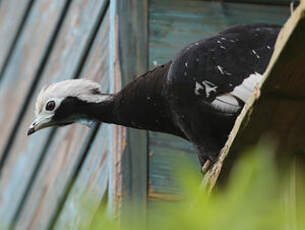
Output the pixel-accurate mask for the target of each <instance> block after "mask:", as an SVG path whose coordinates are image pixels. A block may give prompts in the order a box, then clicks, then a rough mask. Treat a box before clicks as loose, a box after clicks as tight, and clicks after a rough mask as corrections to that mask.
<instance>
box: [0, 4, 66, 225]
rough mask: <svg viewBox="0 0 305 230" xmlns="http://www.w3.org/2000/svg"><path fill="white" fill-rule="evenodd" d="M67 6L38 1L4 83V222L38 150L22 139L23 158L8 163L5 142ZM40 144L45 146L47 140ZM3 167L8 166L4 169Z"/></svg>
mask: <svg viewBox="0 0 305 230" xmlns="http://www.w3.org/2000/svg"><path fill="white" fill-rule="evenodd" d="M64 7H65V1H62V0H44V1H36V2H35V4H34V5H33V7H32V9H31V12H30V14H29V17H28V19H27V22H28V23H27V24H26V25H25V27H24V29H23V33H22V34H21V35H20V38H19V39H18V42H17V44H16V47H15V49H14V51H13V54H12V56H11V60H10V63H9V65H8V66H7V68H6V71H5V73H4V75H3V77H2V81H1V84H0V127H1V130H2V135H1V138H0V162H1V163H0V170H1V172H0V173H1V178H0V187H1V189H0V219H1V220H3V221H2V223H3V224H4V225H6V222H7V223H10V222H11V221H12V219H13V216H14V214H15V212H16V209H17V206H18V204H19V202H20V201H21V198H22V195H21V194H22V192H24V188H25V183H27V181H28V179H29V177H30V175H31V169H32V168H33V165H35V163H36V161H35V159H33V158H31V155H27V154H26V153H27V152H28V153H32V152H34V149H35V148H36V145H37V144H38V143H37V142H32V144H30V145H23V143H24V142H20V143H19V145H16V146H14V147H16V148H15V152H18V154H19V158H18V159H17V158H14V156H12V157H11V159H15V161H9V162H6V163H7V164H6V165H5V166H4V165H2V163H4V158H2V157H4V155H3V154H4V152H5V151H6V149H5V145H6V144H7V143H8V141H9V138H10V137H11V133H12V132H15V131H16V130H13V129H14V126H15V125H16V124H17V122H18V116H19V114H22V112H23V111H22V107H23V104H24V102H25V100H26V97H27V95H28V94H29V92H30V91H31V89H32V84H33V83H34V81H35V77H36V74H37V72H38V70H39V68H40V63H41V60H42V59H43V57H44V56H45V55H46V53H47V52H48V50H47V47H48V46H49V44H50V42H49V41H50V39H51V37H52V36H53V35H54V30H55V25H56V24H57V22H58V21H59V18H60V14H61V12H62V11H63V9H64ZM10 13H12V12H10ZM33 44H35V45H33ZM12 105H13V106H12ZM21 132H22V133H19V135H23V136H24V135H25V130H21ZM40 144H41V145H43V142H41V143H40ZM23 159H28V161H23ZM32 160H33V161H32ZM1 166H3V167H5V168H1ZM29 168H30V169H29ZM7 170H8V171H7ZM8 173H9V174H10V175H8ZM13 193H14V195H13Z"/></svg>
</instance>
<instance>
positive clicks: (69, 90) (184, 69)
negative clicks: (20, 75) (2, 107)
mask: <svg viewBox="0 0 305 230" xmlns="http://www.w3.org/2000/svg"><path fill="white" fill-rule="evenodd" d="M280 28H281V27H280V26H278V25H268V24H252V25H241V26H235V27H232V28H229V29H227V30H225V31H223V32H221V33H219V34H217V35H216V36H213V37H210V38H207V39H203V40H200V41H198V42H195V43H192V44H190V45H188V46H187V47H185V48H184V49H183V50H182V51H180V52H179V53H178V54H177V56H176V57H175V58H174V59H173V60H172V61H170V62H168V63H166V64H164V65H162V66H159V67H157V68H155V69H154V70H152V71H149V72H147V73H145V74H143V75H141V76H139V77H137V78H136V79H135V80H134V81H132V82H130V83H129V84H128V85H127V86H126V87H125V88H123V89H122V90H121V91H120V92H118V93H116V94H104V93H103V92H101V87H100V85H99V84H97V83H95V82H92V81H89V80H84V79H78V80H66V81H62V82H58V83H55V84H52V85H50V86H49V87H47V88H44V89H42V91H41V92H40V94H39V96H38V98H37V102H36V119H35V121H34V122H33V123H32V125H31V126H30V128H29V130H28V135H30V134H32V133H34V132H35V131H37V130H39V129H42V128H45V127H49V126H62V125H67V124H71V123H73V122H82V121H98V122H106V123H114V124H119V125H124V126H128V127H134V128H138V129H146V130H152V131H159V132H164V133H170V134H174V135H177V136H180V137H182V138H185V139H187V140H189V141H190V142H192V143H193V144H194V145H195V146H196V147H197V149H198V156H199V160H200V163H201V165H202V166H203V165H204V164H205V163H207V164H209V165H210V166H211V165H212V164H213V163H214V162H215V161H216V158H217V155H218V153H219V152H220V150H221V148H222V147H223V146H224V143H225V141H226V140H227V136H228V134H229V132H230V131H231V129H232V127H233V125H234V121H235V119H236V117H237V116H238V114H239V113H240V111H241V109H242V107H243V105H244V103H245V102H246V101H247V99H248V98H249V96H250V95H251V93H252V92H253V91H254V90H255V87H256V86H257V84H258V83H259V82H260V81H261V78H262V74H263V72H264V71H265V69H266V67H267V65H268V63H269V60H270V58H271V55H272V52H273V48H274V44H275V41H276V38H277V35H278V33H279V31H280Z"/></svg>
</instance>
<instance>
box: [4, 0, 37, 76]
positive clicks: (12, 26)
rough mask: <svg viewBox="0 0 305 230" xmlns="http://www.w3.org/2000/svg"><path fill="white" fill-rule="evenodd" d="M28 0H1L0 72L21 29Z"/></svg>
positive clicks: (28, 6)
mask: <svg viewBox="0 0 305 230" xmlns="http://www.w3.org/2000/svg"><path fill="white" fill-rule="evenodd" d="M30 2H31V1H29V0H2V1H1V3H0V4H1V5H0V50H1V52H0V74H1V73H3V68H4V65H5V62H6V59H7V58H8V56H9V53H10V51H11V47H12V46H13V45H14V44H13V43H14V41H16V39H18V32H19V31H21V30H22V27H23V20H24V19H25V18H26V16H27V11H28V9H29V8H30V7H31V3H30ZM0 81H1V75H0Z"/></svg>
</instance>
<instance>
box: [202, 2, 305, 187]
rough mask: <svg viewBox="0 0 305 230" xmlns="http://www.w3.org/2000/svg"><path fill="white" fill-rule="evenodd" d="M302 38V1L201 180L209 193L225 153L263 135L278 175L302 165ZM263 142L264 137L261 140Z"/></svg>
mask: <svg viewBox="0 0 305 230" xmlns="http://www.w3.org/2000/svg"><path fill="white" fill-rule="evenodd" d="M304 37H305V1H304V0H303V1H301V4H300V6H299V7H298V9H297V10H296V11H295V12H294V13H293V15H292V16H291V17H290V18H289V20H288V21H287V22H286V23H285V25H284V27H283V28H282V30H281V32H280V34H279V36H278V38H277V41H276V44H275V48H274V52H273V55H272V58H271V61H270V63H269V65H268V67H267V70H266V71H265V73H264V76H263V82H262V84H261V85H260V86H258V90H257V92H254V93H253V94H252V96H251V98H249V99H248V102H247V103H246V105H245V107H244V108H243V110H242V112H241V114H240V115H239V116H238V118H237V120H236V122H235V125H234V127H233V130H232V131H231V133H230V136H229V139H228V140H227V142H226V145H225V146H224V148H223V149H222V151H221V154H220V157H219V159H218V161H217V163H216V164H215V166H214V167H213V168H212V169H211V170H209V172H208V173H207V175H206V177H205V180H204V184H207V183H208V185H209V189H212V188H213V186H214V185H215V183H216V180H217V178H218V175H219V173H220V170H221V168H222V164H223V162H224V159H225V158H226V156H227V154H228V152H229V150H230V151H231V152H234V153H236V152H239V151H241V150H244V149H245V148H246V147H247V146H249V145H255V144H257V143H258V142H259V141H260V140H262V139H263V137H264V135H266V134H269V135H271V137H270V138H271V139H270V140H267V141H269V142H272V141H274V144H275V146H274V147H275V151H276V158H275V159H276V161H277V163H279V169H280V170H281V172H282V171H283V168H289V166H290V164H291V162H292V160H295V161H296V162H297V161H302V163H303V164H304V156H305V154H304V153H305V142H304V140H305V132H304V130H305V123H304V121H305V107H304V104H305V103H304V100H305V86H304V85H305V79H304V75H305V70H304V58H305V43H304ZM258 93H259V94H258ZM256 100H257V102H256ZM255 102H256V103H255ZM247 121H248V122H247ZM242 122H243V123H245V122H247V127H246V128H245V129H243V131H242V132H238V131H239V128H240V126H241V125H242ZM272 138H273V139H272ZM265 139H266V137H265V138H264V139H263V140H265ZM233 141H234V142H233Z"/></svg>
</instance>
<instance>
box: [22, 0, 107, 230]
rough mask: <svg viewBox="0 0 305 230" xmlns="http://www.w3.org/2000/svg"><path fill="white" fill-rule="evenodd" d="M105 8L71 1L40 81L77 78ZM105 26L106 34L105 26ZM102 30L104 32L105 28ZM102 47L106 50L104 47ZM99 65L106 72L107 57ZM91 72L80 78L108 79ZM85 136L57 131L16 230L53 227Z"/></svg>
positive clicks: (77, 130)
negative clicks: (75, 76) (74, 76)
mask: <svg viewBox="0 0 305 230" xmlns="http://www.w3.org/2000/svg"><path fill="white" fill-rule="evenodd" d="M106 6H107V2H106V1H97V0H88V1H73V3H72V5H71V7H70V10H69V12H68V15H67V16H66V20H65V23H64V25H63V27H62V30H61V33H60V35H59V39H58V42H57V44H56V47H55V48H54V50H53V53H52V56H51V59H50V63H49V65H48V66H47V68H46V71H45V75H44V77H43V80H45V81H49V82H50V81H59V80H63V79H65V78H69V77H71V76H73V75H74V74H76V73H75V71H76V70H77V69H78V68H79V64H80V63H82V58H83V54H84V53H85V52H86V50H87V49H88V48H89V47H87V45H88V41H89V40H90V38H91V37H92V36H94V34H93V32H94V30H95V27H96V26H98V24H99V20H100V17H101V16H102V15H104V11H105V10H106ZM102 25H103V24H102ZM104 25H105V24H104ZM105 26H106V31H107V30H108V29H107V28H108V25H105ZM101 28H102V30H103V28H104V27H103V26H102V27H101ZM106 31H104V34H106ZM102 34H103V32H102ZM99 39H102V40H103V41H107V38H106V39H105V37H99ZM102 47H107V43H106V44H103V45H102ZM99 61H100V62H101V66H104V67H106V68H107V61H108V59H107V57H105V59H104V60H99ZM103 61H105V62H106V63H103ZM90 70H91V69H89V68H88V69H87V71H84V72H81V77H82V76H86V77H88V78H93V79H101V78H103V77H106V78H108V76H107V75H106V76H104V75H95V76H94V75H91V72H90ZM93 70H94V69H93ZM49 71H50V72H49ZM67 71H69V72H67ZM105 72H106V73H107V71H105ZM92 74H94V72H92ZM49 82H47V83H49ZM44 83H46V82H44ZM107 86H108V84H105V85H102V87H103V90H104V91H105V92H106V91H107ZM33 103H34V102H33ZM88 134H89V129H88V128H87V127H84V126H79V125H78V124H76V125H72V126H71V127H65V128H63V129H58V130H57V133H56V135H55V138H54V139H53V141H52V142H51V144H50V146H48V149H47V151H46V152H45V153H43V154H45V155H46V157H45V160H44V161H43V162H42V163H41V165H40V170H39V172H38V174H37V176H36V177H35V181H34V183H33V185H32V187H31V190H30V193H29V196H28V197H27V199H26V202H25V205H24V208H23V209H22V211H21V214H20V218H19V219H18V223H17V229H24V228H28V229H46V228H48V227H49V226H50V225H51V224H53V223H52V221H53V217H54V215H56V213H55V212H56V211H57V208H58V205H59V202H60V201H61V198H62V196H63V195H64V192H65V190H66V189H67V186H68V184H69V182H70V180H71V179H72V177H73V174H74V172H75V170H76V167H77V165H78V164H79V161H80V159H81V158H82V155H83V154H85V149H86V147H87V143H88V138H89V137H88ZM38 135H39V134H37V136H38ZM40 135H41V134H40ZM45 138H47V136H45Z"/></svg>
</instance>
